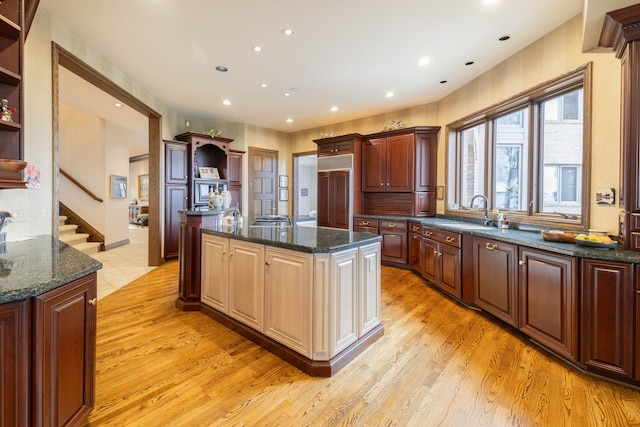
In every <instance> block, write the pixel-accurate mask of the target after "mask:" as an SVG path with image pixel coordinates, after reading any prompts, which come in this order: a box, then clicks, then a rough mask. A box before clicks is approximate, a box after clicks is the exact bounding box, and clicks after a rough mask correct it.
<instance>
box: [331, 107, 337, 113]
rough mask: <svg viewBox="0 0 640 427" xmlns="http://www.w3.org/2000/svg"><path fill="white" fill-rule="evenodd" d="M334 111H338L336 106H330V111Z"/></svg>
mask: <svg viewBox="0 0 640 427" xmlns="http://www.w3.org/2000/svg"><path fill="white" fill-rule="evenodd" d="M336 111H338V107H336V106H335V105H334V106H333V107H331V112H332V113H335V112H336Z"/></svg>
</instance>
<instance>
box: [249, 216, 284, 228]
mask: <svg viewBox="0 0 640 427" xmlns="http://www.w3.org/2000/svg"><path fill="white" fill-rule="evenodd" d="M251 227H291V218H289V217H288V216H287V215H264V216H257V217H255V219H254V220H253V223H252V224H251Z"/></svg>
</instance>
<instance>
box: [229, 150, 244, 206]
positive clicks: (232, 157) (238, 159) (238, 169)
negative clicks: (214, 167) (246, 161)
mask: <svg viewBox="0 0 640 427" xmlns="http://www.w3.org/2000/svg"><path fill="white" fill-rule="evenodd" d="M227 167H228V172H227V175H228V176H227V179H228V180H229V185H237V186H241V185H242V153H238V152H235V151H231V150H230V151H229V156H228V157H227ZM232 206H235V205H232Z"/></svg>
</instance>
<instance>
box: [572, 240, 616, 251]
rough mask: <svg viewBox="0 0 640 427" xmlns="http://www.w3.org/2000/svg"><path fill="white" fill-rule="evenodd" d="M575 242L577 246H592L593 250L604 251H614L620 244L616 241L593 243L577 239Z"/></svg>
mask: <svg viewBox="0 0 640 427" xmlns="http://www.w3.org/2000/svg"><path fill="white" fill-rule="evenodd" d="M575 242H576V245H580V246H590V247H592V248H603V249H613V248H615V247H616V245H617V244H618V242H616V241H613V242H592V241H589V240H580V239H575Z"/></svg>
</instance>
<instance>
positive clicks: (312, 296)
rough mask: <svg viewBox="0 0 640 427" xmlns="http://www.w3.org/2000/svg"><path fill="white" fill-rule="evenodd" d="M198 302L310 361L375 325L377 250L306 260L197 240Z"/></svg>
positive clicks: (230, 242) (221, 240) (209, 238)
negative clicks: (199, 296)
mask: <svg viewBox="0 0 640 427" xmlns="http://www.w3.org/2000/svg"><path fill="white" fill-rule="evenodd" d="M201 247H202V251H201V253H202V260H201V261H202V264H201V265H202V267H201V270H202V275H201V303H202V304H205V305H207V306H208V307H211V308H213V309H215V310H217V311H219V312H222V313H224V314H226V315H228V316H229V317H232V318H234V319H235V320H237V321H239V322H241V323H243V324H245V325H247V326H249V327H251V328H253V329H255V330H257V331H258V332H260V333H262V334H263V335H265V336H267V337H269V338H271V339H273V340H275V341H277V342H278V343H280V344H282V345H284V346H286V347H288V348H290V349H291V350H293V351H295V352H297V353H299V354H301V355H303V356H305V357H307V358H308V359H311V360H330V359H331V358H332V357H334V356H335V355H336V354H338V353H340V352H341V351H342V350H344V349H346V348H347V347H349V346H350V345H351V344H353V343H354V342H356V341H357V340H358V339H360V338H361V337H363V336H364V335H365V334H366V333H368V332H369V331H371V330H373V329H374V328H375V327H377V326H378V325H380V317H381V316H380V303H381V297H380V244H379V243H376V244H372V245H366V246H361V247H358V248H353V249H347V250H344V251H341V252H337V253H331V254H328V253H319V254H311V253H304V252H297V251H292V250H288V249H282V248H278V247H272V246H265V245H261V244H257V243H249V242H244V241H241V240H236V239H229V238H225V237H220V236H215V235H210V234H203V235H202V246H201Z"/></svg>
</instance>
